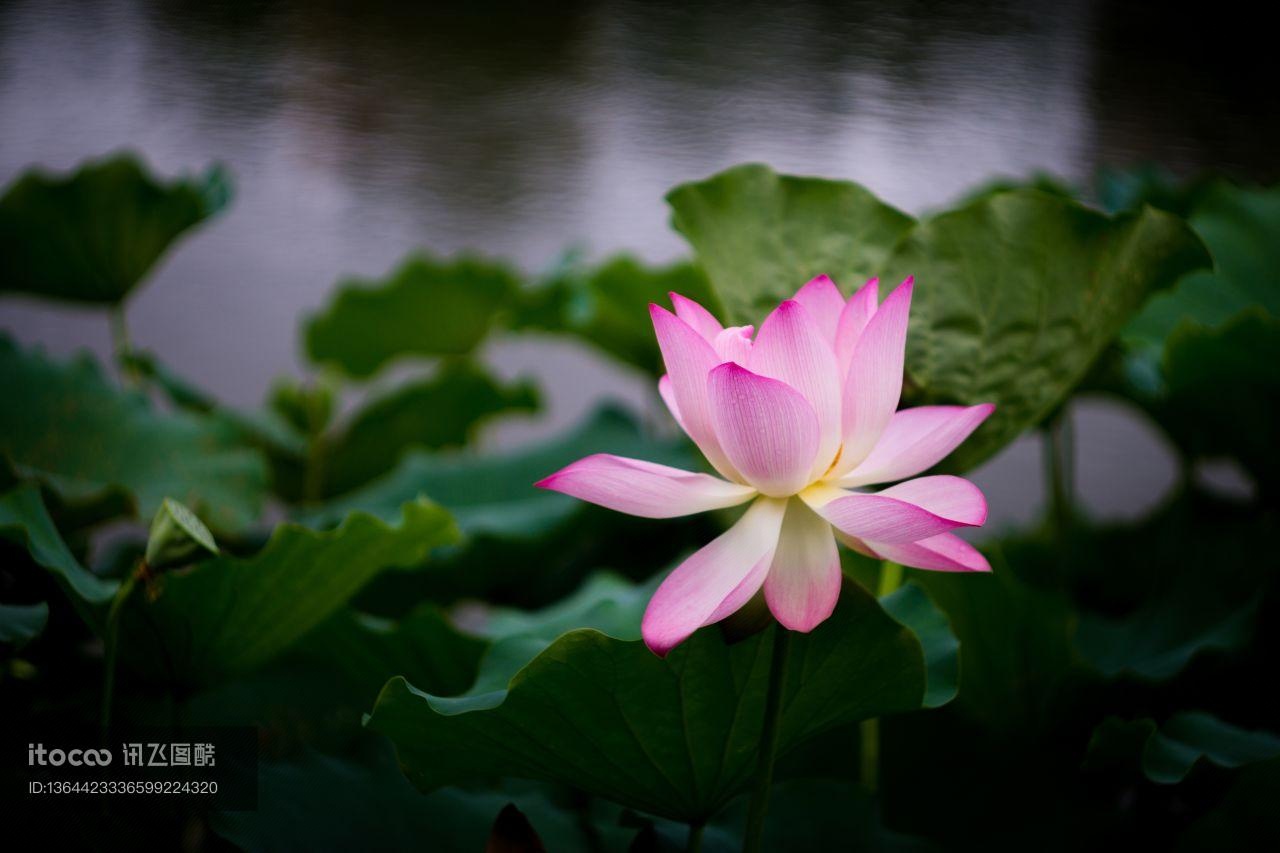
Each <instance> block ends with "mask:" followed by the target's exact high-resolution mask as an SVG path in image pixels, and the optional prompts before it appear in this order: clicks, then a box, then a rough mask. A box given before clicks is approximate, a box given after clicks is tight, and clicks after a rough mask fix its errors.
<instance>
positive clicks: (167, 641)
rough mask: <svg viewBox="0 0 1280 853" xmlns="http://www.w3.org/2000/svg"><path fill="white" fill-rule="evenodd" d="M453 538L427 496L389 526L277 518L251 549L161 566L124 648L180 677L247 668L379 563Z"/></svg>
mask: <svg viewBox="0 0 1280 853" xmlns="http://www.w3.org/2000/svg"><path fill="white" fill-rule="evenodd" d="M456 538H457V529H456V527H455V526H454V524H453V520H452V519H451V518H450V517H449V514H448V513H447V512H445V511H444V510H443V509H441V508H440V507H438V506H436V505H434V504H432V503H430V502H428V501H424V500H419V501H413V502H410V503H406V504H405V505H404V507H403V509H402V516H401V518H400V519H399V520H398V522H396V523H394V524H390V525H389V524H387V523H385V522H383V521H381V520H380V519H377V518H374V517H372V516H370V515H367V514H363V513H356V514H352V515H351V516H349V517H348V518H347V519H346V520H345V521H344V522H343V523H342V525H341V526H339V527H337V528H336V529H333V530H329V531H324V532H317V531H314V530H311V529H308V528H305V527H300V526H298V525H295V524H282V525H280V526H279V527H277V528H276V529H275V531H274V533H273V534H272V536H271V539H270V540H269V541H268V542H267V544H266V546H265V547H264V548H263V549H262V550H261V551H259V552H258V553H257V554H255V555H253V556H251V557H230V556H224V557H219V558H216V559H212V560H207V561H205V562H203V563H201V564H199V565H198V566H196V567H194V568H193V569H190V570H188V571H180V572H175V573H167V574H165V575H164V576H162V578H161V580H160V588H159V590H158V595H157V596H155V600H154V601H152V600H149V599H150V596H147V595H143V594H135V595H134V596H133V597H132V598H131V599H130V601H129V605H128V607H127V609H126V611H125V618H124V624H123V629H122V638H121V644H122V645H121V648H122V652H121V654H122V656H123V657H124V658H126V659H128V660H130V661H132V662H133V663H134V665H135V667H136V668H138V669H140V670H142V671H144V672H145V673H147V674H149V675H152V676H156V677H161V678H168V679H171V680H176V681H178V682H182V683H193V682H207V681H212V680H215V679H217V678H219V677H222V676H224V675H227V674H229V673H234V672H239V671H244V670H248V669H251V668H253V667H255V666H258V665H260V664H262V663H265V662H267V661H268V660H270V659H271V658H272V657H274V656H275V655H277V654H279V653H281V652H283V651H284V650H285V649H286V648H288V647H289V646H290V645H291V644H292V643H293V642H294V641H295V640H297V639H298V638H300V637H302V636H303V635H304V634H306V633H307V632H308V631H310V630H311V629H312V628H314V627H316V626H317V625H319V624H320V623H321V622H323V621H324V620H325V619H326V618H327V617H328V616H330V615H331V614H333V613H334V612H335V611H336V610H337V609H338V608H339V607H341V606H342V605H343V604H344V603H346V601H347V600H348V599H349V598H350V597H351V596H352V595H353V594H354V593H355V592H356V591H357V590H359V589H360V588H361V587H362V586H364V585H365V583H367V582H368V581H369V580H370V579H371V578H372V577H373V576H374V575H376V574H377V573H378V572H380V571H382V570H383V569H387V568H406V567H415V566H417V565H418V564H420V563H421V562H422V561H423V560H424V559H425V558H426V556H427V554H428V553H429V552H430V551H431V549H432V548H435V547H438V546H441V545H445V544H448V543H450V542H453V541H455V540H456Z"/></svg>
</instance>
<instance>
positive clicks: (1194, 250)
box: [882, 190, 1208, 470]
mask: <svg viewBox="0 0 1280 853" xmlns="http://www.w3.org/2000/svg"><path fill="white" fill-rule="evenodd" d="M1207 264H1208V257H1207V255H1206V254H1205V252H1204V247H1203V246H1202V245H1201V243H1200V241H1199V240H1198V239H1197V238H1196V236H1195V234H1194V233H1192V232H1191V230H1190V229H1189V228H1187V226H1186V224H1185V223H1183V222H1182V221H1181V220H1180V219H1178V218H1176V217H1174V216H1172V215H1171V214H1168V213H1163V212H1161V211H1157V210H1154V209H1150V208H1147V209H1144V210H1143V211H1142V212H1141V213H1138V214H1136V215H1125V216H1120V217H1116V218H1114V219H1113V218H1111V217H1108V216H1106V215H1104V214H1101V213H1097V212H1095V211H1092V210H1089V209H1087V208H1084V207H1082V206H1080V205H1078V204H1076V203H1074V202H1072V201H1070V200H1067V199H1064V198H1061V197H1059V196H1051V195H1047V194H1044V193H1040V192H1036V191H1031V190H1022V191H1015V192H1009V193H1003V194H998V195H994V196H990V197H988V198H985V199H982V200H980V201H978V202H975V203H973V204H970V205H968V206H966V207H963V208H960V209H958V210H953V211H950V212H947V213H943V214H940V215H938V216H936V217H933V218H930V219H926V220H924V221H922V222H921V223H920V224H919V225H918V226H917V227H916V228H915V229H914V230H913V231H912V232H911V233H910V234H909V235H908V236H907V237H906V238H905V239H904V240H903V241H902V243H901V244H899V245H898V246H897V248H896V249H895V250H894V252H893V255H892V257H891V258H890V259H889V260H888V261H887V263H886V264H885V265H884V268H883V270H882V275H883V278H885V279H886V280H887V281H890V282H894V283H896V282H898V281H899V280H901V279H903V278H905V277H906V276H908V275H914V276H915V277H916V289H915V295H914V297H913V300H912V306H911V325H910V331H909V333H908V335H907V375H908V378H909V379H910V382H911V383H912V385H913V386H914V393H912V394H911V396H912V398H913V402H927V403H961V404H975V403H982V402H990V403H995V404H996V410H995V413H994V414H993V415H992V416H991V417H990V418H988V419H987V421H986V422H985V423H984V424H983V425H982V427H980V428H979V430H978V432H976V433H975V434H974V435H973V436H972V437H971V438H970V439H969V440H968V441H966V442H965V443H964V444H963V445H962V446H961V447H960V449H959V450H958V451H957V452H956V453H955V454H954V456H953V457H952V459H951V463H950V464H951V465H952V467H954V468H955V469H957V470H964V469H966V468H970V467H972V466H974V465H976V464H977V463H979V462H981V461H982V460H983V459H986V458H987V457H988V456H990V455H991V454H992V453H994V452H995V451H997V450H999V449H1000V448H1001V447H1004V446H1005V445H1006V444H1008V443H1009V442H1010V441H1012V440H1013V439H1014V438H1015V437H1016V436H1017V435H1018V434H1019V433H1020V432H1022V431H1023V430H1024V429H1026V428H1028V427H1031V426H1034V425H1035V424H1037V423H1039V422H1040V421H1041V420H1042V419H1044V417H1045V416H1046V415H1048V414H1049V413H1050V412H1052V411H1053V410H1054V409H1055V408H1056V407H1057V406H1058V405H1060V404H1061V403H1062V401H1063V400H1065V399H1066V397H1067V396H1068V395H1069V394H1070V393H1071V391H1072V389H1073V388H1075V386H1076V385H1077V384H1078V383H1079V382H1080V381H1081V380H1082V379H1083V378H1084V377H1085V374H1086V373H1087V372H1088V370H1089V368H1090V366H1091V365H1092V364H1093V362H1094V361H1095V359H1096V358H1097V357H1098V355H1099V354H1100V353H1101V352H1102V350H1103V349H1104V348H1105V347H1106V346H1107V345H1108V344H1109V343H1110V342H1111V340H1112V339H1113V338H1114V337H1115V335H1116V333H1117V332H1118V331H1119V330H1120V328H1121V327H1122V326H1123V325H1124V324H1125V323H1126V322H1128V320H1129V318H1130V317H1132V316H1133V314H1134V312H1135V311H1137V310H1138V308H1139V307H1141V305H1142V304H1143V303H1144V302H1145V301H1146V299H1147V297H1148V296H1150V295H1151V294H1152V293H1153V292H1155V291H1157V290H1159V289H1161V288H1163V287H1167V286H1169V285H1170V284H1172V283H1173V282H1174V281H1175V280H1176V279H1177V278H1178V277H1179V276H1181V275H1183V274H1185V273H1186V272H1188V271H1190V270H1192V269H1195V268H1196V267H1200V266H1205V265H1207Z"/></svg>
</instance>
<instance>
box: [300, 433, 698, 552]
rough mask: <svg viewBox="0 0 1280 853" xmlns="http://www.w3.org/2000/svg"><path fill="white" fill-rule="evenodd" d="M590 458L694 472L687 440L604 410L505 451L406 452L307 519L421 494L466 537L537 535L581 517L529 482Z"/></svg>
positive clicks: (571, 505) (395, 504)
mask: <svg viewBox="0 0 1280 853" xmlns="http://www.w3.org/2000/svg"><path fill="white" fill-rule="evenodd" d="M592 453H614V454H617V455H619V456H631V457H635V458H638V459H647V460H650V461H652V462H660V463H662V464H665V465H674V466H677V467H681V468H686V469H690V468H694V467H696V463H695V461H694V459H693V456H692V453H691V451H690V449H689V446H688V444H687V443H685V442H673V441H657V440H653V439H650V438H646V437H644V436H643V435H642V434H641V432H640V429H639V427H638V426H637V424H636V423H635V421H634V420H633V419H632V418H631V417H630V416H628V415H626V414H625V413H623V412H621V411H619V410H617V409H602V410H600V411H599V412H597V413H596V414H595V415H594V416H592V417H591V418H590V419H589V420H588V421H587V422H586V423H584V424H582V425H581V426H579V427H578V428H577V429H574V430H572V431H571V432H569V433H568V434H566V435H564V436H561V437H559V438H556V439H554V440H552V441H549V442H547V443H545V444H541V445H537V446H534V447H530V448H525V449H520V450H516V451H513V452H510V453H500V454H486V455H483V456H482V455H477V454H475V453H468V452H446V453H425V452H411V453H409V454H408V455H406V456H405V457H403V458H402V459H401V461H400V464H399V465H397V466H396V467H395V469H393V470H392V471H391V472H389V473H388V474H386V475H385V476H383V477H380V478H378V479H376V480H374V481H373V482H371V483H369V484H368V485H367V486H364V487H362V488H360V489H357V490H355V491H353V492H350V493H348V494H346V495H342V496H340V497H338V498H335V499H334V500H333V501H331V502H330V503H329V504H327V505H326V506H325V507H324V508H322V509H321V510H319V511H318V512H315V513H313V514H311V515H309V516H308V520H310V521H312V522H315V523H325V522H328V521H332V520H334V519H335V518H340V517H342V516H343V515H345V514H346V513H347V512H350V511H352V510H362V511H365V512H370V513H373V514H374V515H377V516H379V517H382V518H387V517H389V516H391V515H393V514H394V513H395V512H396V511H397V510H398V508H399V507H400V505H401V504H403V503H404V502H405V501H407V500H413V499H414V498H415V497H417V496H419V495H425V496H426V497H429V498H430V499H431V500H433V501H435V502H436V503H438V504H440V505H441V506H443V507H445V508H446V509H448V510H449V512H451V513H452V514H453V516H454V518H455V519H457V521H458V526H459V527H460V528H461V529H462V531H463V533H465V534H467V535H470V536H474V535H479V534H486V535H491V536H498V537H503V538H511V539H519V538H527V537H531V536H537V535H541V534H543V533H546V532H547V531H549V530H551V529H552V528H554V527H556V526H558V525H560V524H562V523H563V522H565V521H567V520H568V519H569V518H571V517H572V516H574V515H575V514H576V513H578V512H580V511H581V510H582V508H583V504H582V502H581V501H577V500H574V499H573V498H570V497H568V496H567V495H562V494H559V493H558V492H549V491H546V490H542V489H536V488H534V485H533V484H534V483H536V482H537V481H539V480H541V479H543V478H544V477H546V476H548V475H550V474H554V473H555V472H556V471H558V470H559V469H560V468H563V467H564V466H565V465H568V464H569V463H570V462H574V461H575V460H578V459H581V458H582V457H584V456H588V455H590V454H592Z"/></svg>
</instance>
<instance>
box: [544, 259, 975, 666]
mask: <svg viewBox="0 0 1280 853" xmlns="http://www.w3.org/2000/svg"><path fill="white" fill-rule="evenodd" d="M912 286H913V281H912V279H910V278H908V279H907V280H906V281H905V282H903V283H902V285H901V286H900V287H898V288H897V289H896V290H894V292H893V293H891V294H889V296H888V297H887V298H886V299H885V300H884V304H882V305H878V304H877V303H878V296H879V293H878V284H877V281H876V280H875V279H872V280H871V281H869V282H867V284H866V285H865V286H864V287H863V288H862V289H861V290H859V291H858V292H857V293H856V294H854V295H853V296H852V297H851V298H850V299H849V300H848V301H847V302H846V301H845V299H844V298H843V297H842V296H841V295H840V291H839V290H837V289H836V286H835V284H834V283H833V282H832V281H831V279H829V278H828V277H826V276H818V277H817V278H815V279H814V280H813V281H810V282H809V283H808V284H806V285H805V286H804V287H802V288H800V291H799V292H798V293H796V295H795V296H794V297H793V298H791V299H788V300H787V301H785V302H783V303H782V304H781V305H779V306H778V307H777V308H776V309H774V311H773V313H771V314H770V315H769V316H768V317H767V318H766V319H765V321H764V325H763V326H761V327H760V333H759V334H758V335H755V336H754V339H753V332H754V329H753V328H752V327H751V326H737V327H732V328H728V329H726V328H724V327H722V326H721V325H720V323H719V322H718V321H717V320H716V319H715V317H713V316H711V314H710V312H708V311H707V310H706V309H705V308H703V307H702V306H701V305H699V304H698V303H696V302H694V301H693V300H691V299H687V298H685V297H683V296H680V295H678V294H675V293H673V294H671V301H672V302H673V304H674V305H675V309H676V313H675V314H672V313H671V312H670V311H667V310H666V309H665V308H661V307H659V306H657V305H650V306H649V313H650V314H651V315H652V317H653V326H654V330H655V331H656V332H657V336H658V346H659V347H660V348H661V350H662V357H663V360H664V361H665V363H666V366H667V375H666V376H663V377H662V379H660V380H659V382H658V391H659V393H660V394H661V395H662V399H663V400H664V401H665V402H666V404H667V407H668V408H669V409H670V410H671V414H672V415H673V416H674V417H675V419H676V421H678V422H679V424H680V426H681V427H683V428H684V431H685V432H686V433H688V434H689V437H690V438H691V439H693V441H694V442H695V443H697V445H698V447H699V448H700V449H701V450H702V452H703V453H704V454H705V455H706V457H707V460H708V461H709V462H710V463H711V465H712V467H714V468H715V470H716V471H718V472H719V473H720V474H721V475H722V476H723V477H724V479H723V480H722V479H719V478H717V477H713V476H711V475H710V474H698V473H693V472H690V471H682V470H680V469H678V468H670V467H668V466H666V465H657V464H654V463H652V462H644V461H641V460H638V459H625V458H622V457H619V456H611V455H609V454H605V453H601V454H596V455H594V456H588V457H586V458H585V459H580V460H578V461H577V462H575V463H573V464H572V465H569V466H568V467H567V468H564V469H562V470H561V471H558V472H557V473H555V474H552V475H551V476H550V477H547V478H546V479H545V480H542V481H541V482H539V483H538V484H537V485H538V486H539V487H541V488H545V489H553V490H555V491H558V492H563V493H565V494H567V495H572V496H574V497H576V498H580V499H581V500H584V501H590V502H591V503H595V504H599V505H601V506H605V507H608V508H610V509H614V510H617V511H619V512H625V513H629V514H631V515H638V516H643V517H645V518H673V517H675V516H680V515H689V514H691V513H695V512H704V511H706V510H712V509H720V508H722V507H730V506H735V505H737V504H742V503H746V502H747V501H752V502H753V503H752V504H751V507H750V508H749V509H748V510H747V511H746V513H745V514H744V515H743V516H742V517H741V518H739V519H738V521H737V523H735V524H734V525H733V526H732V527H730V528H729V529H728V530H727V531H725V532H724V533H723V534H721V535H720V536H719V537H718V538H716V539H715V540H714V541H712V542H711V543H710V544H708V545H706V546H705V547H703V548H702V549H701V550H699V551H698V552H697V553H695V554H693V556H691V557H689V558H688V559H687V560H685V561H684V562H683V563H681V564H680V566H679V567H678V568H676V569H675V571H673V572H672V573H671V574H670V575H668V576H667V578H666V580H664V581H663V582H662V585H661V586H659V587H658V590H657V592H655V593H654V595H653V598H652V599H651V600H650V602H649V606H648V608H647V609H646V610H645V614H644V621H643V624H642V626H641V631H642V634H643V636H644V641H645V643H646V644H648V646H649V648H650V649H652V650H653V651H654V652H655V653H657V654H659V655H665V654H666V653H667V652H669V651H670V650H671V649H672V648H674V647H675V646H676V645H678V644H679V643H681V642H683V641H684V640H685V639H686V638H687V637H688V636H689V635H690V634H692V633H693V632H694V631H696V630H697V629H698V628H700V627H702V626H704V625H710V624H711V623H713V622H717V621H719V620H721V619H723V618H725V617H726V616H728V615H729V614H731V613H733V612H734V611H735V610H737V609H738V608H740V607H742V606H743V605H744V604H746V603H747V602H748V601H749V600H750V599H751V598H752V597H753V596H754V595H755V594H756V593H757V592H758V591H759V590H760V588H761V587H762V586H763V587H764V598H765V601H766V602H767V603H768V606H769V609H770V610H771V611H772V613H773V615H774V616H775V617H776V618H777V620H778V621H779V622H780V623H782V625H784V626H785V627H787V628H790V629H791V630H794V631H811V630H813V629H814V628H815V627H816V626H817V625H819V624H820V623H821V622H822V621H823V620H825V619H826V618H827V617H828V616H830V615H831V612H832V611H833V610H834V609H835V606H836V599H837V598H839V595H840V583H841V572H840V557H839V554H838V553H837V551H836V540H837V539H839V540H840V541H841V542H843V543H844V544H845V545H847V546H848V547H850V548H852V549H854V550H855V551H858V552H860V553H863V554H867V555H869V556H872V557H877V558H880V559H884V560H892V561H894V562H897V563H901V564H903V565H906V566H914V567H916V568H920V569H934V570H937V571H944V572H947V571H951V572H986V571H990V570H991V567H990V565H988V563H987V561H986V560H985V559H984V558H983V557H982V555H981V554H979V553H978V551H977V550H975V549H974V548H973V546H971V545H969V544H968V543H966V542H965V541H963V540H962V539H960V538H959V537H957V536H955V535H954V534H952V533H950V532H948V531H950V530H952V529H953V528H957V527H971V526H975V525H980V524H982V523H983V522H984V521H985V520H986V517H987V504H986V500H985V498H983V496H982V493H981V492H980V491H979V490H978V488H977V487H976V486H974V485H973V484H972V483H970V482H968V481H967V480H963V479H961V478H959V477H951V476H932V477H919V478H916V479H914V480H905V482H900V483H898V484H897V485H895V486H891V487H889V488H887V489H883V490H881V491H879V492H874V493H871V492H865V491H854V490H856V489H861V488H862V487H865V486H869V485H871V484H873V483H889V482H896V481H899V480H904V479H905V478H907V477H911V476H913V475H915V474H918V473H920V472H921V471H924V470H925V469H927V468H930V467H931V466H933V465H934V464H935V463H937V462H938V461H940V460H941V459H942V458H943V457H944V456H946V455H947V454H948V453H950V452H951V451H952V450H954V449H955V448H956V447H957V446H958V445H959V444H960V442H962V441H964V440H965V438H967V437H968V436H969V434H970V433H971V432H973V430H974V429H976V428H977V426H978V425H979V424H981V423H982V421H983V420H985V419H986V418H987V416H988V415H990V414H991V412H992V410H993V409H994V408H995V407H994V406H992V405H989V404H984V405H979V406H968V407H965V406H921V407H919V408H915V409H904V410H903V411H900V412H899V411H895V410H896V409H897V407H898V399H899V397H900V395H901V392H902V365H903V355H904V351H905V348H906V337H907V319H908V315H909V309H910V307H911V291H912Z"/></svg>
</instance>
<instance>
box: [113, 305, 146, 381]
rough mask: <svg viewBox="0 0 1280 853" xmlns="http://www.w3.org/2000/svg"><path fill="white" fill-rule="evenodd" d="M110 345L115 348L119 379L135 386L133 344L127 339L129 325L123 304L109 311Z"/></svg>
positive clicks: (136, 379)
mask: <svg viewBox="0 0 1280 853" xmlns="http://www.w3.org/2000/svg"><path fill="white" fill-rule="evenodd" d="M111 343H112V346H113V347H114V348H115V355H116V364H117V365H119V367H120V376H121V378H123V379H124V380H125V382H126V383H127V384H129V385H135V384H137V382H138V379H139V377H138V371H137V370H136V369H135V368H134V366H133V363H132V356H133V343H132V341H131V339H130V338H129V323H128V321H127V320H126V318H125V315H124V305H123V304H117V305H116V306H115V307H113V308H112V309H111Z"/></svg>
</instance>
